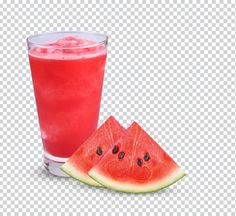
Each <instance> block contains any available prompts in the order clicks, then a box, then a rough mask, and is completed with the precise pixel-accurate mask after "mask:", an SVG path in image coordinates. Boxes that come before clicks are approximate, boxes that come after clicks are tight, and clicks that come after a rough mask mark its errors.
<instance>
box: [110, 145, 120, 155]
mask: <svg viewBox="0 0 236 216" xmlns="http://www.w3.org/2000/svg"><path fill="white" fill-rule="evenodd" d="M118 151H119V147H118V146H114V148H113V149H112V153H113V154H116V153H117V152H118Z"/></svg>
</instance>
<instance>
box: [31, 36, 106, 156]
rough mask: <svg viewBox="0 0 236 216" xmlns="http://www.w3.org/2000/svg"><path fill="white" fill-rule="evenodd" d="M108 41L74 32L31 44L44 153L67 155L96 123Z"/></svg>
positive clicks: (91, 130)
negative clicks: (50, 40) (80, 36)
mask: <svg viewBox="0 0 236 216" xmlns="http://www.w3.org/2000/svg"><path fill="white" fill-rule="evenodd" d="M106 54H107V49H106V44H102V43H98V42H96V41H95V42H94V41H92V40H85V39H81V38H78V37H75V36H70V37H68V36H67V37H65V38H60V39H59V40H57V41H53V42H51V43H48V44H46V45H45V46H44V45H43V46H35V47H33V48H31V49H30V50H29V60H30V67H31V73H32V79H33V85H34V92H35V98H36V104H37V111H38V118H39V123H40V130H41V136H42V140H43V144H44V149H45V153H46V155H47V154H49V155H51V156H54V157H60V158H68V157H70V156H71V155H72V153H73V152H74V151H75V150H76V149H77V148H78V147H79V146H80V145H81V144H82V143H83V142H84V141H85V140H86V139H87V138H88V137H89V136H90V135H91V133H92V132H93V131H94V130H95V129H96V127H97V123H98V117H99V109H100V101H101V93H102V85H103V77H104V66H105V61H106Z"/></svg>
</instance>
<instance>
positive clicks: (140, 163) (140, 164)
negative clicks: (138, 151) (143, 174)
mask: <svg viewBox="0 0 236 216" xmlns="http://www.w3.org/2000/svg"><path fill="white" fill-rule="evenodd" d="M137 164H138V166H140V167H141V166H142V165H143V161H142V159H140V158H138V160H137Z"/></svg>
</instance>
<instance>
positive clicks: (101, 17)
mask: <svg viewBox="0 0 236 216" xmlns="http://www.w3.org/2000/svg"><path fill="white" fill-rule="evenodd" d="M5 2H7V3H1V5H0V34H1V35H0V73H1V76H0V88H1V89H0V114H1V115H0V215H1V213H13V214H16V215H21V213H28V215H33V213H34V214H37V213H54V215H59V213H63V215H65V214H66V213H69V214H70V215H72V214H73V213H75V214H77V215H79V213H81V215H82V213H85V215H92V214H95V213H97V214H101V215H112V214H119V213H120V214H128V213H130V214H131V215H135V214H137V215H142V214H148V215H157V213H165V214H168V213H169V214H172V213H179V214H180V213H186V214H187V215H188V214H190V213H232V214H233V213H235V211H236V209H235V205H236V203H235V198H236V197H235V194H236V186H235V185H236V184H235V177H236V176H235V174H236V171H235V170H236V168H235V167H236V163H235V161H236V159H235V158H236V157H235V152H236V147H235V146H236V116H235V114H236V103H235V102H236V100H235V97H236V89H235V87H236V73H235V72H236V71H235V68H236V65H235V59H236V45H235V44H236V21H235V20H236V5H235V4H232V3H226V2H225V3H224V2H223V1H219V2H217V1H214V2H212V3H208V4H207V3H204V2H203V1H197V3H196V4H189V3H184V1H182V3H181V2H177V1H174V2H172V1H168V2H169V3H168V4H164V3H159V4H153V3H151V1H146V3H144V1H143V3H142V2H141V1H134V0H133V1H130V2H132V3H128V4H126V3H118V2H117V3H107V2H105V1H102V2H100V3H96V2H95V1H91V2H93V3H86V2H85V1H80V2H78V3H76V2H75V1H74V2H73V1H63V0H61V1H58V2H57V1H55V0H54V1H51V3H45V1H38V3H27V2H26V1H25V0H24V1H21V2H19V1H18V2H17V1H15V3H14V1H5ZM48 2H49V1H48ZM66 2H67V3H66ZM148 2H149V3H148ZM55 30H86V31H87V30H88V31H99V32H103V33H106V34H108V35H109V55H108V62H107V65H106V76H105V81H104V91H103V99H102V107H101V114H100V123H101V122H102V121H103V120H105V119H106V118H107V117H108V116H109V115H110V114H113V115H115V116H116V117H117V118H118V119H119V120H120V121H121V123H123V124H124V125H125V126H128V124H129V123H130V122H131V121H132V120H136V121H138V122H139V123H140V124H141V125H142V126H143V127H144V128H145V129H146V130H147V131H148V132H149V133H150V134H151V135H152V136H153V137H154V138H155V139H156V140H157V141H158V142H159V143H160V144H161V145H162V146H163V147H164V148H165V149H166V150H167V151H168V152H169V153H170V155H171V156H173V157H174V158H175V159H176V161H177V162H178V163H179V164H180V165H181V166H182V168H183V169H184V170H185V171H186V172H187V173H188V176H187V177H185V178H184V179H183V180H181V181H180V182H178V183H177V184H175V185H174V186H172V187H170V188H168V189H166V190H164V191H162V192H158V193H151V194H145V195H132V194H123V193H117V192H113V191H110V190H106V189H98V188H93V187H88V186H86V185H83V184H80V183H79V182H76V181H74V180H72V179H67V178H57V177H54V176H51V175H49V174H48V173H47V172H46V171H45V170H43V168H42V144H41V140H40V134H39V126H38V122H37V115H36V107H35V101H34V95H33V89H32V83H31V77H30V68H29V64H28V59H27V49H26V41H25V40H26V37H27V36H29V35H32V34H36V33H39V32H44V31H55Z"/></svg>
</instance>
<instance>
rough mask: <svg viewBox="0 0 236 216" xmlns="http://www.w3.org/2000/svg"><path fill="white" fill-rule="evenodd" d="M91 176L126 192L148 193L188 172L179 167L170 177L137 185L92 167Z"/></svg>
mask: <svg viewBox="0 0 236 216" xmlns="http://www.w3.org/2000/svg"><path fill="white" fill-rule="evenodd" d="M88 174H89V176H90V177H91V178H93V179H94V180H95V181H97V182H99V183H100V184H102V185H104V186H105V187H107V188H110V189H113V190H116V191H120V192H126V193H147V192H154V191H159V190H161V189H164V188H166V187H168V186H170V185H172V184H174V183H175V182H177V181H178V180H180V179H181V178H183V177H184V176H185V175H186V173H185V172H184V171H183V170H181V169H180V168H177V169H176V170H175V171H173V172H172V173H171V174H170V175H169V176H168V177H166V178H165V179H163V180H161V181H159V182H157V183H153V184H146V185H142V186H140V185H135V184H127V183H124V182H119V181H115V180H113V179H110V178H107V177H106V176H104V175H102V174H100V173H99V171H98V170H96V169H95V168H94V169H91V170H90V171H89V172H88Z"/></svg>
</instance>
